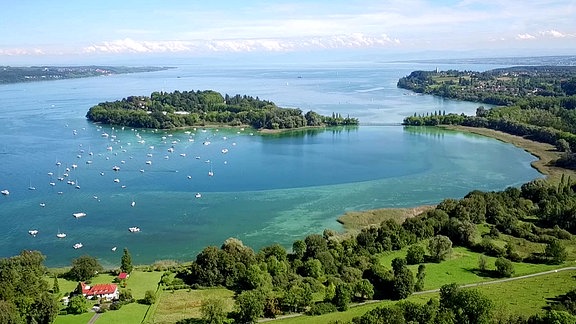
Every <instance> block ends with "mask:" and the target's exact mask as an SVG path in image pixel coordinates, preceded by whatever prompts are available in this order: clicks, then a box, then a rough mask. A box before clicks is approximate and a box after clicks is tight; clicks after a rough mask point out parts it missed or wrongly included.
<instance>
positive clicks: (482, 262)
mask: <svg viewBox="0 0 576 324" xmlns="http://www.w3.org/2000/svg"><path fill="white" fill-rule="evenodd" d="M478 269H480V271H486V270H487V269H488V261H487V260H486V256H485V255H484V254H480V257H478Z"/></svg>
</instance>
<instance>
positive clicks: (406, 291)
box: [392, 266, 414, 299]
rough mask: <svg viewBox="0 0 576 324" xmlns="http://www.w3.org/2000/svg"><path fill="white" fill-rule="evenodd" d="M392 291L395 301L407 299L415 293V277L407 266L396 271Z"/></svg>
mask: <svg viewBox="0 0 576 324" xmlns="http://www.w3.org/2000/svg"><path fill="white" fill-rule="evenodd" d="M392 291H393V297H394V299H404V298H407V297H408V296H410V295H411V294H412V292H413V291H414V275H413V274H412V271H410V269H408V267H407V266H404V267H402V268H400V269H399V270H398V271H394V282H393V288H392Z"/></svg>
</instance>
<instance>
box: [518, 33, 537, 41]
mask: <svg viewBox="0 0 576 324" xmlns="http://www.w3.org/2000/svg"><path fill="white" fill-rule="evenodd" d="M516 39H520V40H528V39H536V37H535V36H532V35H530V34H518V35H516Z"/></svg>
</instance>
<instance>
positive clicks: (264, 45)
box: [83, 33, 400, 53]
mask: <svg viewBox="0 0 576 324" xmlns="http://www.w3.org/2000/svg"><path fill="white" fill-rule="evenodd" d="M397 44H400V40H398V39H392V38H390V37H389V36H388V35H386V34H382V35H379V36H367V35H364V34H361V33H354V34H346V35H334V36H318V37H306V38H278V39H275V38H262V39H223V40H209V41H205V40H194V41H137V40H133V39H130V38H125V39H122V40H115V41H110V42H103V43H100V44H94V45H90V46H88V47H85V48H84V49H83V52H85V53H166V52H195V51H214V52H252V51H257V50H263V51H272V52H281V51H292V50H297V49H314V48H323V49H332V48H368V47H382V46H394V45H397Z"/></svg>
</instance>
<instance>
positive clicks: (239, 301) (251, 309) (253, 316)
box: [236, 290, 265, 323]
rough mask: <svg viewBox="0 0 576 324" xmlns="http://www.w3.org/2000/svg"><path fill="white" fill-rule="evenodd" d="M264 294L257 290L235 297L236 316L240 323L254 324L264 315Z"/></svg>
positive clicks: (247, 291) (246, 291)
mask: <svg viewBox="0 0 576 324" xmlns="http://www.w3.org/2000/svg"><path fill="white" fill-rule="evenodd" d="M264 301H265V300H264V294H263V293H262V292H260V291H258V290H245V291H243V292H241V293H240V295H238V297H236V316H237V321H238V322H240V323H256V322H257V321H258V318H260V317H261V316H262V314H264Z"/></svg>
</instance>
